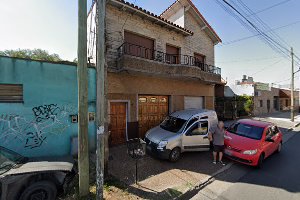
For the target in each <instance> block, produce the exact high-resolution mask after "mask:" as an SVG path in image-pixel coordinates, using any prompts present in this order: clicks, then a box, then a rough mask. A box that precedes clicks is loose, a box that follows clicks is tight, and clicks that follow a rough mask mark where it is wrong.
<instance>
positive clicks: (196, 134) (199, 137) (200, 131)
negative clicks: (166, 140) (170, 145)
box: [182, 120, 210, 151]
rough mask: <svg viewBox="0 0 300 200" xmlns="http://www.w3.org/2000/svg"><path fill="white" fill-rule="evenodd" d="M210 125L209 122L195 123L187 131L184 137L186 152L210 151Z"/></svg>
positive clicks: (183, 145)
mask: <svg viewBox="0 0 300 200" xmlns="http://www.w3.org/2000/svg"><path fill="white" fill-rule="evenodd" d="M208 128H209V124H208V121H207V120H201V121H197V122H194V123H193V124H192V125H191V126H190V128H188V129H186V131H185V133H184V135H183V136H182V147H183V149H184V151H208V150H209V146H210V144H209V140H208V137H207V134H208Z"/></svg>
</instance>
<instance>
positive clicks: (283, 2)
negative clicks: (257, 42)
mask: <svg viewBox="0 0 300 200" xmlns="http://www.w3.org/2000/svg"><path fill="white" fill-rule="evenodd" d="M289 1H291V0H285V1H282V2H279V3H276V4H274V5H272V6H269V7H267V8H264V9H261V10H259V11H256V12H255V13H254V14H258V13H262V12H265V11H267V10H270V9H272V8H274V7H276V6H279V5H282V4H285V3H287V2H289ZM250 16H252V14H250V15H247V17H250Z"/></svg>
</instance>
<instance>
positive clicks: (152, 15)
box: [108, 0, 194, 35]
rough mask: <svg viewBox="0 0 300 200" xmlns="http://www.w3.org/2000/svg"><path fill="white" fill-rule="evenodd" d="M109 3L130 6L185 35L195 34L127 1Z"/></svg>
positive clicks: (111, 0)
mask: <svg viewBox="0 0 300 200" xmlns="http://www.w3.org/2000/svg"><path fill="white" fill-rule="evenodd" d="M109 2H118V3H121V4H123V5H124V6H129V7H131V8H132V9H135V10H137V11H139V12H142V13H143V14H145V15H148V16H149V17H152V18H156V19H157V20H159V21H161V22H163V23H165V24H168V25H169V26H172V27H174V28H175V29H177V30H179V31H182V32H184V33H186V34H188V35H193V34H194V33H193V32H192V31H190V30H188V29H186V28H184V27H181V26H179V25H177V24H174V23H173V22H171V21H169V20H167V19H165V18H163V17H161V16H158V15H156V14H154V13H152V12H150V11H148V10H145V9H143V8H142V7H139V6H136V5H135V4H132V3H129V2H127V1H125V0H110V1H109ZM109 2H108V3H109Z"/></svg>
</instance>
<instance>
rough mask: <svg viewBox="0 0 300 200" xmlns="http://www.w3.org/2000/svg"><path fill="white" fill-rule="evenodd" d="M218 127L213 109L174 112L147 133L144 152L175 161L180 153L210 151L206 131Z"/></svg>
mask: <svg viewBox="0 0 300 200" xmlns="http://www.w3.org/2000/svg"><path fill="white" fill-rule="evenodd" d="M217 124H218V117H217V114H216V112H215V111H213V110H203V109H201V110H199V109H188V110H181V111H177V112H174V113H172V114H170V115H169V116H168V117H167V118H166V119H165V120H164V121H163V122H162V123H161V124H160V125H159V126H156V127H154V128H152V129H150V130H149V131H148V132H147V133H146V136H145V141H146V144H147V147H146V149H147V153H148V154H150V155H154V156H157V157H159V158H162V159H169V160H170V161H172V162H176V161H177V160H179V158H180V155H181V153H182V152H188V151H209V148H210V141H209V140H208V130H209V129H210V128H211V127H216V126H217Z"/></svg>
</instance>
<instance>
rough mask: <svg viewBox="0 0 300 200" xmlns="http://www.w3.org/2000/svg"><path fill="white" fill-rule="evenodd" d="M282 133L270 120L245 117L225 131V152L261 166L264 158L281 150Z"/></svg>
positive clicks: (231, 156) (243, 161)
mask: <svg viewBox="0 0 300 200" xmlns="http://www.w3.org/2000/svg"><path fill="white" fill-rule="evenodd" d="M281 147H282V133H281V132H280V130H279V129H278V127H277V126H276V125H274V124H272V123H270V122H264V121H257V120H250V119H243V120H239V121H237V122H235V123H234V124H232V125H231V126H230V127H229V128H228V129H227V130H226V133H225V150H224V154H225V155H226V156H227V157H228V158H230V159H232V160H235V161H237V162H240V163H244V164H247V165H251V166H257V167H261V166H262V164H263V161H264V159H266V158H267V157H269V156H270V155H272V154H273V153H274V152H280V151H281Z"/></svg>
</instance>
